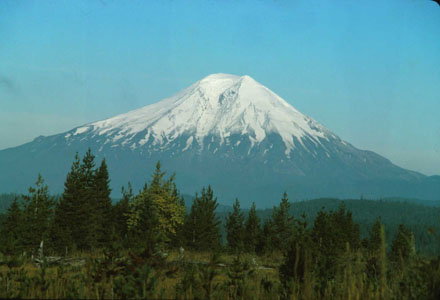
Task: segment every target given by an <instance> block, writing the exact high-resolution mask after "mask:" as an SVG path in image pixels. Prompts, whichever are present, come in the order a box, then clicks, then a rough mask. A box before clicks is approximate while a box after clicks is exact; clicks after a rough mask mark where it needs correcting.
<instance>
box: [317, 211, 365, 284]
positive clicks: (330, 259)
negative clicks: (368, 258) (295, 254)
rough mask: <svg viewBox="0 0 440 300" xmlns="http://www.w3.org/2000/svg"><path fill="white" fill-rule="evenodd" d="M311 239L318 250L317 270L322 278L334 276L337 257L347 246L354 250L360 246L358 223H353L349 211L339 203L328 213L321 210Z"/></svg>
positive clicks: (328, 278) (326, 278) (337, 262)
mask: <svg viewBox="0 0 440 300" xmlns="http://www.w3.org/2000/svg"><path fill="white" fill-rule="evenodd" d="M312 239H313V241H314V243H315V245H316V248H317V249H318V251H319V255H318V256H317V259H318V272H319V274H320V277H321V278H323V280H330V279H331V278H333V277H334V275H335V273H336V270H337V268H338V264H339V261H338V258H339V257H340V255H341V254H342V253H344V252H345V251H346V249H347V247H349V249H351V250H356V249H358V248H359V246H360V234H359V225H358V224H356V223H354V221H353V218H352V215H351V212H350V211H346V210H345V205H344V204H341V205H340V207H339V209H338V211H335V212H334V211H331V212H330V213H327V212H325V211H324V210H321V211H320V212H319V213H318V215H317V217H316V219H315V222H314V226H313V230H312Z"/></svg>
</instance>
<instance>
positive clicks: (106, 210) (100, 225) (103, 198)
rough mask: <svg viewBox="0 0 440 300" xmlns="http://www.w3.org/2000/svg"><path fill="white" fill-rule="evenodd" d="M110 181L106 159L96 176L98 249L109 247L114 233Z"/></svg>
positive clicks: (95, 214) (95, 200)
mask: <svg viewBox="0 0 440 300" xmlns="http://www.w3.org/2000/svg"><path fill="white" fill-rule="evenodd" d="M109 183H110V179H109V174H108V170H107V164H106V161H105V159H103V160H102V162H101V165H100V166H99V168H98V169H97V170H96V172H95V174H94V196H95V197H94V198H95V199H94V206H95V207H94V210H93V218H94V220H95V222H96V226H97V227H96V229H97V232H96V235H97V245H98V247H106V246H109V243H110V237H111V234H112V231H113V220H112V203H111V199H110V193H111V189H110V187H109Z"/></svg>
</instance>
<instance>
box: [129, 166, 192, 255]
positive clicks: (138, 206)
mask: <svg viewBox="0 0 440 300" xmlns="http://www.w3.org/2000/svg"><path fill="white" fill-rule="evenodd" d="M164 175H165V172H162V171H161V165H160V162H158V163H157V164H156V169H155V171H154V173H153V175H152V179H151V181H150V186H149V187H148V185H145V187H144V190H143V191H142V192H141V193H140V194H139V195H138V196H136V197H135V199H134V200H133V202H132V203H131V205H130V213H129V217H128V220H127V224H128V227H129V230H130V231H131V232H132V233H133V234H134V235H137V236H143V237H144V240H149V241H150V243H154V244H155V245H156V246H157V247H162V246H165V245H166V244H169V243H170V242H171V241H172V240H173V239H174V237H175V235H176V233H177V231H178V228H179V227H180V226H182V225H183V222H184V217H185V206H184V205H182V202H181V199H180V197H179V193H178V191H177V187H176V185H175V183H174V175H173V176H171V177H170V178H169V179H168V180H165V179H164Z"/></svg>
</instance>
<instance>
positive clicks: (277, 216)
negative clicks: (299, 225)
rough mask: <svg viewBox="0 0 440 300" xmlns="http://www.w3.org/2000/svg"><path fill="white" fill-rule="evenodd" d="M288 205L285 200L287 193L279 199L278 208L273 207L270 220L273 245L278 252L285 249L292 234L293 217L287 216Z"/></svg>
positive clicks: (287, 201)
mask: <svg viewBox="0 0 440 300" xmlns="http://www.w3.org/2000/svg"><path fill="white" fill-rule="evenodd" d="M289 210H290V203H289V200H288V198H287V193H286V192H284V194H283V198H282V199H281V203H280V206H279V207H278V208H277V207H274V209H273V214H272V220H273V230H274V234H273V237H272V238H273V240H272V243H273V245H274V246H275V247H276V248H278V249H279V250H283V249H286V248H287V245H289V242H290V239H291V238H292V234H293V224H294V223H293V217H292V216H290V214H289Z"/></svg>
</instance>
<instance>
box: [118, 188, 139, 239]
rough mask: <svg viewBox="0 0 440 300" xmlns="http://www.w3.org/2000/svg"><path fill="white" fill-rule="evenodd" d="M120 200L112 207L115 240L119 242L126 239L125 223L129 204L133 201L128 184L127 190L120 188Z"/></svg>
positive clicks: (131, 191) (131, 190)
mask: <svg viewBox="0 0 440 300" xmlns="http://www.w3.org/2000/svg"><path fill="white" fill-rule="evenodd" d="M121 193H122V199H121V200H120V201H118V202H117V203H116V204H115V205H114V206H113V222H114V226H115V231H116V235H117V238H118V240H119V241H120V242H123V241H126V239H127V237H128V226H127V221H128V217H129V214H130V203H132V202H133V200H134V194H133V188H132V187H131V183H130V182H129V183H128V185H127V189H126V188H125V187H122V190H121Z"/></svg>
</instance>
